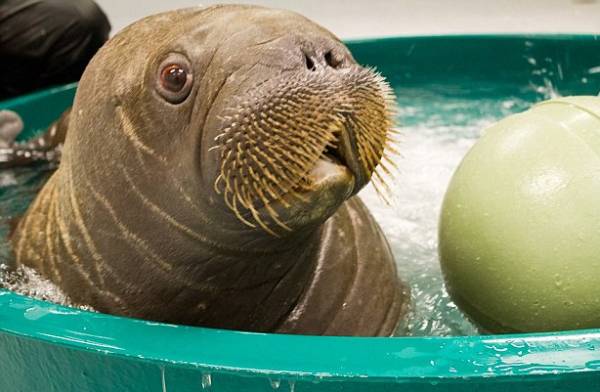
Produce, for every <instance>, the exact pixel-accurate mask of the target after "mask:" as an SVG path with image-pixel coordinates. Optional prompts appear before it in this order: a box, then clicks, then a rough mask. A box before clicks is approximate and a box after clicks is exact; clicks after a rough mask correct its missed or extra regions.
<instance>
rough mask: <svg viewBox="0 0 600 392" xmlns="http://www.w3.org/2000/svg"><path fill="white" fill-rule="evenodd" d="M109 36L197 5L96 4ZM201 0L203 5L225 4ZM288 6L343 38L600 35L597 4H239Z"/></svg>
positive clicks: (260, 0)
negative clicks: (143, 20)
mask: <svg viewBox="0 0 600 392" xmlns="http://www.w3.org/2000/svg"><path fill="white" fill-rule="evenodd" d="M97 2H98V3H99V4H100V5H101V6H102V8H103V9H104V10H105V11H106V13H107V14H108V16H109V18H110V19H111V22H112V24H113V33H114V32H116V31H118V30H120V29H121V28H123V27H124V26H126V25H128V24H129V23H131V22H133V21H135V20H136V19H139V18H141V17H143V16H146V15H150V14H153V13H156V12H160V11H164V10H168V9H175V8H181V7H190V6H197V5H199V2H198V1H191V0H171V1H165V0H146V1H141V0H138V1H126V0H97ZM229 2H230V1H205V2H202V5H209V4H215V3H229ZM233 3H252V4H259V5H265V6H269V7H277V8H287V9H291V10H294V11H297V12H300V13H302V14H304V15H306V16H308V17H309V18H311V19H313V20H315V21H317V22H319V23H320V24H322V25H323V26H325V27H327V28H328V29H329V30H331V31H333V32H334V33H335V34H337V35H338V36H340V37H342V38H360V37H373V36H389V35H423V34H457V33H499V32H504V33H549V32H551V33H600V0H495V1H494V0H481V1H477V0H454V1H452V0H446V1H444V0H400V1H386V0H361V1H358V0H347V1H342V0H306V1H290V0H280V1H276V0H255V1H244V0H238V1H234V2H233Z"/></svg>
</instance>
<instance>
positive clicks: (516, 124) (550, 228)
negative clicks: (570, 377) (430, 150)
mask: <svg viewBox="0 0 600 392" xmlns="http://www.w3.org/2000/svg"><path fill="white" fill-rule="evenodd" d="M439 252H440V262H441V266H442V271H443V273H444V277H445V280H446V286H447V288H448V291H449V293H450V295H451V296H452V298H453V299H454V301H455V302H456V303H457V305H458V306H459V307H460V308H461V309H462V310H463V311H464V312H465V313H467V315H469V316H470V317H471V319H473V320H474V321H475V322H476V323H478V324H479V325H480V326H481V327H482V328H483V329H484V330H486V331H488V332H535V331H552V330H565V329H579V328H595V327H600V98H599V97H587V96H586V97H584V96H581V97H567V98H560V99H553V100H550V101H546V102H542V103H539V104H537V105H535V106H533V107H532V108H531V109H530V110H528V111H526V112H524V113H520V114H516V115H512V116H510V117H507V118H505V119H503V120H502V121H500V122H498V123H496V124H495V125H493V126H491V127H490V128H488V129H487V130H486V131H485V133H484V134H483V136H482V137H481V139H480V140H479V141H478V142H477V143H476V144H475V145H474V146H473V147H472V149H471V150H470V151H469V152H468V154H467V155H466V156H465V158H464V159H463V161H462V162H461V164H460V166H459V167H458V169H457V170H456V172H455V173H454V176H453V177H452V180H451V181H450V185H449V187H448V190H447V192H446V195H445V198H444V202H443V206H442V213H441V218H440V228H439Z"/></svg>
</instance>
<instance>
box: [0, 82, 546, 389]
mask: <svg viewBox="0 0 600 392" xmlns="http://www.w3.org/2000/svg"><path fill="white" fill-rule="evenodd" d="M465 86H466V87H465ZM396 94H397V96H398V104H399V123H400V125H401V128H400V130H401V133H402V135H401V138H400V139H401V145H400V151H401V153H402V156H401V157H398V158H396V163H397V165H398V167H399V168H400V173H399V174H398V175H397V176H396V181H395V183H392V184H391V185H392V186H393V189H394V192H393V195H392V197H391V205H390V206H388V205H385V204H384V203H383V202H382V200H381V199H380V198H379V196H378V195H377V194H376V193H375V191H374V190H373V188H372V187H370V186H369V187H367V188H366V189H365V190H363V191H362V192H361V194H360V196H361V197H362V198H363V200H364V201H365V202H366V204H367V205H368V207H369V208H370V210H371V212H372V213H373V214H374V216H375V218H376V219H377V220H378V222H379V223H380V225H381V226H382V228H383V230H384V232H385V234H386V236H387V238H388V240H389V242H390V244H391V246H392V249H393V252H394V256H395V259H396V262H397V265H398V271H399V274H400V276H401V277H402V278H403V279H404V281H405V282H407V283H408V284H409V285H410V287H411V290H412V302H413V304H412V313H411V315H410V317H409V318H408V319H407V320H406V322H405V323H404V324H403V325H402V326H401V329H402V331H403V333H406V332H407V333H408V334H409V335H413V336H431V335H437V336H450V335H469V334H477V333H478V332H477V330H476V328H475V327H474V326H473V325H472V324H471V323H470V322H469V321H468V320H467V319H466V318H465V316H464V315H463V314H462V313H461V311H460V310H459V309H457V307H456V305H454V303H453V302H452V301H451V300H450V298H449V297H448V294H447V292H446V290H445V289H444V285H443V278H442V275H441V272H440V267H439V263H438V258H437V223H438V217H439V213H440V206H441V202H442V198H443V195H444V192H445V189H446V187H447V184H448V181H449V180H450V177H451V175H452V173H453V171H454V169H455V168H456V166H457V165H458V163H459V162H460V160H461V159H462V157H463V156H464V154H465V153H466V152H467V150H468V149H469V147H470V146H471V145H472V144H473V143H474V142H475V141H476V140H477V138H478V137H479V136H480V134H481V132H482V131H483V130H484V129H485V127H486V126H488V125H490V124H492V123H493V122H495V121H497V120H498V119H500V118H502V117H504V116H506V115H509V114H511V113H515V112H520V111H523V110H525V109H527V108H528V107H529V106H530V105H531V104H532V103H533V102H534V101H539V100H542V99H546V98H550V97H552V96H554V95H556V94H557V93H556V92H555V91H554V90H553V88H552V85H551V84H549V83H548V82H547V79H545V78H543V79H541V80H540V81H539V83H535V85H533V86H529V87H527V88H526V91H524V90H523V88H522V87H519V86H511V85H506V86H499V85H495V84H490V83H487V84H485V83H474V82H473V81H471V82H469V81H467V82H465V81H456V82H455V83H454V84H453V83H448V84H443V85H430V86H426V87H423V86H418V87H414V88H413V87H410V86H406V87H403V88H400V89H398V90H397V91H396ZM518 97H521V98H518ZM522 97H526V99H524V98H522ZM50 169H51V168H49V167H47V166H38V167H35V168H20V169H15V170H5V171H1V172H0V239H3V240H0V264H2V260H4V261H6V260H8V257H9V253H8V245H7V244H6V237H7V235H8V232H9V226H10V224H9V222H10V220H11V219H12V218H14V217H17V216H19V215H21V214H22V213H23V212H24V211H25V209H26V207H27V205H28V204H29V203H30V201H31V200H32V199H33V197H34V196H35V193H36V192H37V190H38V189H39V186H40V184H41V183H42V182H43V181H44V179H45V178H46V176H47V174H48V173H49V172H50V171H49V170H50ZM0 283H1V284H2V285H3V286H5V287H7V288H9V289H11V290H14V291H17V292H20V293H24V294H26V295H30V296H33V297H36V298H40V299H44V300H49V301H53V302H58V303H62V304H67V305H68V304H69V300H68V298H67V297H66V296H65V295H64V294H63V293H62V292H61V291H60V290H59V289H57V288H56V287H55V286H53V285H52V284H51V283H49V282H48V281H46V280H44V279H43V278H41V277H39V276H38V275H37V274H36V273H35V272H34V271H32V270H30V269H23V270H21V271H18V273H17V274H16V275H15V274H7V273H6V268H0ZM202 384H203V386H204V387H207V386H209V385H210V378H207V379H204V378H203V382H202ZM277 385H279V384H277ZM290 389H293V386H290Z"/></svg>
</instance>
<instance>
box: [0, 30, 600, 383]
mask: <svg viewBox="0 0 600 392" xmlns="http://www.w3.org/2000/svg"><path fill="white" fill-rule="evenodd" d="M348 46H349V47H350V49H351V51H352V52H353V53H354V55H355V57H356V59H357V60H358V61H359V62H361V63H363V64H368V65H373V66H376V67H377V69H379V70H380V71H381V72H382V73H383V74H384V75H385V76H386V77H387V78H388V80H389V81H390V82H391V84H392V85H393V86H394V88H395V90H396V92H397V93H399V94H401V93H402V91H404V90H405V89H406V91H407V92H408V91H410V90H411V89H412V88H415V87H420V88H423V87H425V88H427V89H432V90H435V91H436V93H438V94H447V95H449V96H454V97H456V96H460V95H461V94H464V95H465V96H468V97H469V99H473V98H474V97H476V96H477V95H476V94H481V97H482V98H483V97H488V96H490V95H493V96H495V97H497V96H504V95H506V96H514V95H515V92H518V93H519V94H520V95H519V96H521V97H522V98H523V99H524V100H526V101H530V102H533V101H537V100H542V99H545V98H549V97H550V96H552V94H557V93H558V94H561V95H570V94H580V95H581V94H592V95H596V94H598V92H599V91H600V40H598V39H597V38H596V37H594V36H532V37H523V36H456V37H453V36H439V37H402V38H386V39H379V40H365V41H353V42H350V43H349V44H348ZM74 88H75V86H66V87H63V88H58V89H54V90H50V91H48V92H42V93H38V94H33V95H32V96H28V97H22V98H18V99H15V100H12V101H9V102H5V103H1V104H0V107H2V108H10V109H13V110H16V111H18V112H19V113H20V114H21V115H22V116H23V117H24V118H25V120H26V121H27V123H28V129H27V133H26V135H24V137H29V136H31V135H32V134H33V133H35V132H36V131H38V130H39V129H42V128H44V127H45V126H46V125H47V124H48V123H49V122H50V121H52V120H53V119H54V118H55V117H57V115H58V114H59V113H60V112H61V111H62V110H63V109H64V108H65V107H66V106H68V105H69V104H70V102H71V100H72V97H73V93H74ZM402 120H403V121H407V122H410V121H417V120H416V119H410V118H406V119H402ZM0 375H2V377H0V390H1V391H68V390H78V391H80V390H81V391H107V390H124V391H159V392H160V391H171V392H172V391H176V392H180V391H199V390H202V389H206V390H211V391H242V390H243V391H270V390H281V391H286V392H287V391H334V390H335V391H338V390H344V391H362V390H369V391H390V390H399V391H406V390H410V391H472V390H477V388H481V389H482V390H485V391H506V390H507V389H508V388H510V389H511V390H513V391H548V390H580V391H592V390H596V389H597V388H598V386H599V383H600V381H599V380H600V330H591V331H576V332H558V333H552V334H529V335H504V336H471V337H453V338H394V339H390V338H339V337H311V336H286V335H272V334H255V333H243V332H235V331H221V330H211V329H204V328H194V327H183V326H172V325H166V324H160V323H151V322H144V321H140V320H132V319H126V318H119V317H113V316H108V315H103V314H97V313H88V312H82V311H78V310H75V309H70V308H65V307H61V306H58V305H53V304H49V303H45V302H42V301H38V300H33V299H30V298H27V297H23V296H20V295H17V294H14V293H11V292H8V291H3V292H2V291H0Z"/></svg>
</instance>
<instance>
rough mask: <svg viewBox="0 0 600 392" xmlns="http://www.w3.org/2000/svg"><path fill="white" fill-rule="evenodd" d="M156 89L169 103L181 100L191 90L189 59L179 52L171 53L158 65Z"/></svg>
mask: <svg viewBox="0 0 600 392" xmlns="http://www.w3.org/2000/svg"><path fill="white" fill-rule="evenodd" d="M157 90H158V92H159V94H160V95H161V96H162V97H163V98H164V99H166V100H167V101H168V102H170V103H174V104H177V103H181V102H183V101H184V100H185V99H186V98H187V97H188V95H189V94H190V91H191V90H192V73H191V71H190V66H189V61H188V60H187V59H186V58H185V57H184V56H183V55H181V54H173V55H171V56H169V57H168V58H167V59H166V60H165V61H163V62H162V63H161V65H160V67H159V75H158V85H157Z"/></svg>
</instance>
